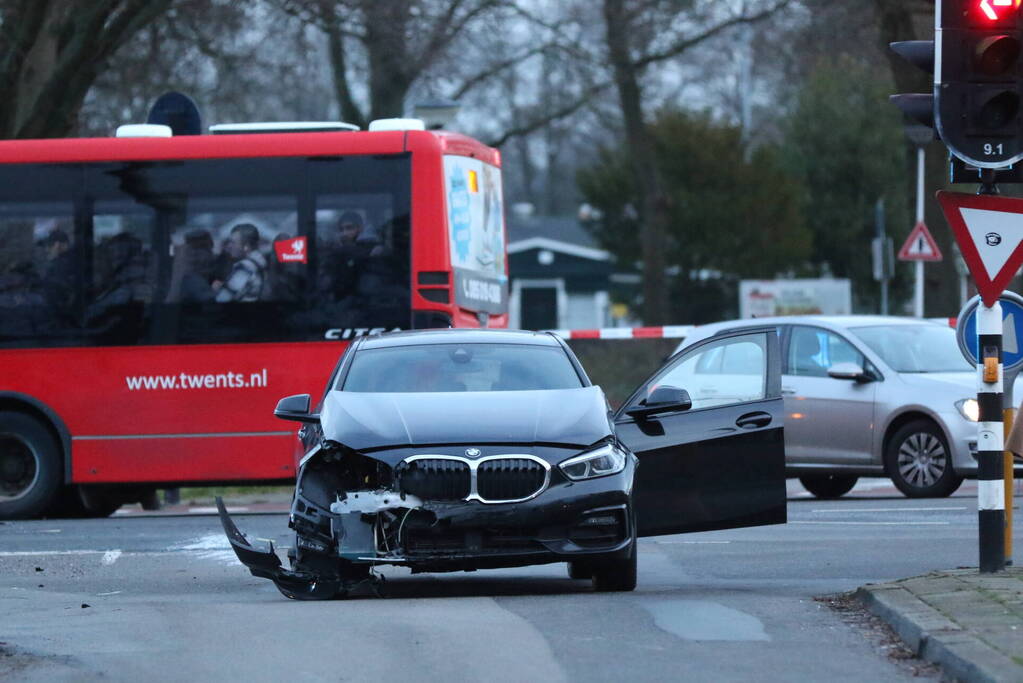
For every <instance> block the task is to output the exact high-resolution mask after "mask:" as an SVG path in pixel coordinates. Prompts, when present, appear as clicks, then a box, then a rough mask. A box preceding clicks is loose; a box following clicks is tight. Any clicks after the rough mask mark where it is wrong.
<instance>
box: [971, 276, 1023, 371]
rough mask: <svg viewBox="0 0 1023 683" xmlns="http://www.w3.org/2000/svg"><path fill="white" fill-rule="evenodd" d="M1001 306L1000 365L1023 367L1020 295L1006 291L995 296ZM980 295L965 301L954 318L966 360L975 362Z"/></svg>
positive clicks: (1022, 311) (1008, 367)
mask: <svg viewBox="0 0 1023 683" xmlns="http://www.w3.org/2000/svg"><path fill="white" fill-rule="evenodd" d="M998 302H999V303H1000V304H1001V305H1002V365H1003V366H1004V368H1005V372H1006V373H1009V372H1012V371H1014V370H1016V369H1018V368H1021V367H1023V345H1021V343H1023V297H1021V296H1020V295H1019V294H1016V293H1015V292H1005V293H1004V294H1002V296H1000V297H999V298H998ZM979 306H980V297H979V296H975V297H973V298H972V299H970V300H969V301H967V302H966V305H965V306H963V310H962V311H960V312H959V319H958V320H957V321H956V339H957V340H958V341H959V350H960V351H962V352H963V355H964V356H965V357H966V360H968V361H970V362H971V363H973V364H976V363H977V308H979Z"/></svg>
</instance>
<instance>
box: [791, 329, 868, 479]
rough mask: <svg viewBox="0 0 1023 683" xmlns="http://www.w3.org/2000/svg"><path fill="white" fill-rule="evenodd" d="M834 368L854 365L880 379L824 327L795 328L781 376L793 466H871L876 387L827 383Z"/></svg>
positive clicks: (848, 345)
mask: <svg viewBox="0 0 1023 683" xmlns="http://www.w3.org/2000/svg"><path fill="white" fill-rule="evenodd" d="M836 363H854V364H856V365H858V366H859V367H860V368H863V369H864V370H865V371H867V372H868V373H870V372H873V373H875V375H874V376H875V379H877V378H879V375H876V370H872V368H871V366H870V365H869V361H868V360H867V359H866V358H865V357H864V356H863V354H862V353H860V352H859V351H858V350H857V349H856V348H855V347H854V346H853V345H852V344H851V343H850V342H849V341H848V340H846V339H845V338H843V337H842V336H840V335H838V334H836V333H835V332H832V331H830V330H826V329H824V328H820V327H811V326H808V325H793V326H792V328H791V332H790V335H789V339H788V348H787V351H786V354H785V363H784V370H783V374H782V395H783V396H784V398H785V417H786V419H785V451H786V461H787V462H788V463H789V464H790V465H797V464H845V465H867V464H870V463H871V461H872V453H871V446H872V443H873V433H874V395H875V393H876V387H877V381H870V380H866V379H861V380H852V379H836V378H833V377H829V376H828V368H830V367H831V366H832V365H834V364H836Z"/></svg>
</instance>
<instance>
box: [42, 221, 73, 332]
mask: <svg viewBox="0 0 1023 683" xmlns="http://www.w3.org/2000/svg"><path fill="white" fill-rule="evenodd" d="M39 244H40V246H42V247H43V249H44V250H45V253H46V267H45V269H44V271H43V277H42V287H43V294H44V295H45V297H46V303H47V304H49V305H50V306H51V307H52V308H53V310H54V311H55V312H56V313H57V315H58V316H64V317H66V316H69V315H73V312H74V310H75V309H76V307H77V301H78V263H79V259H78V258H77V256H76V254H75V253H74V252H73V251H72V249H71V238H69V237H68V234H67V233H66V232H64V231H63V230H61V229H60V228H55V229H53V230H51V231H50V234H48V235H47V236H46V237H44V238H43V239H42V240H41V241H40V243H39Z"/></svg>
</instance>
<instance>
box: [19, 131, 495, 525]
mask: <svg viewBox="0 0 1023 683" xmlns="http://www.w3.org/2000/svg"><path fill="white" fill-rule="evenodd" d="M452 159H454V160H455V161H454V162H453V161H451V160H452ZM462 160H465V161H468V162H471V163H469V165H468V166H466V168H467V169H468V170H472V171H474V172H475V174H477V178H478V179H479V180H483V179H484V178H486V179H488V180H487V181H486V182H488V183H490V184H489V185H485V184H481V185H480V189H482V188H485V187H489V190H487V192H488V193H489V194H486V193H479V194H482V196H481V197H476V196H475V195H476V194H477V193H473V192H471V191H470V192H469V193H468V194H469V200H468V202H467V205H468V206H469V207H470V209H469V212H470V216H471V217H470V219H469V226H470V227H469V231H470V233H471V234H475V233H477V232H478V233H486V234H487V235H489V240H490V241H489V242H488V243H487V244H485V245H482V246H475V242H473V246H472V247H471V248H472V249H475V250H476V251H471V252H470V254H469V255H468V256H467V257H466V258H465V261H468V263H473V262H472V261H471V259H476V262H475V263H477V264H478V265H475V266H471V267H470V266H469V265H467V263H465V262H464V261H463V262H458V265H457V266H456V265H455V261H454V259H453V258H452V257H451V254H452V251H451V250H450V249H449V248H448V244H449V240H448V237H447V236H448V235H449V234H453V233H451V232H450V231H449V225H448V222H449V217H450V212H449V211H446V210H445V207H446V206H447V205H448V197H447V196H445V190H446V189H448V186H447V184H446V183H447V180H446V179H445V176H446V174H447V172H448V170H449V169H451V168H454V167H456V166H458V163H457V162H460V161H462ZM498 165H499V156H498V155H497V152H496V151H495V150H492V149H490V148H487V147H485V146H483V145H481V144H479V143H478V142H476V141H474V140H471V139H470V138H466V137H464V136H460V135H456V134H452V133H442V132H426V131H387V132H344V133H273V134H265V135H251V134H250V135H222V136H221V135H217V136H209V135H206V136H189V137H180V138H169V139H166V138H165V139H155V138H151V139H116V138H115V139H101V140H93V139H90V140H38V141H7V142H0V517H13V516H30V515H35V514H39V513H42V512H45V511H47V510H50V509H52V507H53V505H54V503H56V502H61V501H63V502H67V501H68V500H73V501H74V502H75V504H79V503H81V504H85V505H86V507H88V508H89V509H88V510H86V511H87V512H93V513H95V514H103V513H105V512H109V511H110V510H111V509H113V508H114V507H116V506H117V505H118V504H119V503H120V502H123V501H125V500H130V499H132V497H136V498H137V497H139V496H140V495H142V494H144V493H146V492H147V491H151V490H153V487H154V486H155V485H157V484H160V485H163V486H167V485H177V484H183V483H226V482H241V481H245V482H252V481H272V480H287V479H289V478H290V477H292V476H293V475H294V465H295V461H294V444H295V443H297V442H296V440H295V439H294V431H293V429H292V428H291V427H290V425H288V424H287V423H283V422H280V421H278V420H275V419H274V418H273V416H272V412H273V408H274V406H275V405H276V402H277V400H278V399H280V398H281V397H283V396H286V395H290V394H298V393H310V394H314V395H315V392H317V391H318V390H319V388H320V387H322V383H323V377H324V375H326V374H327V373H329V371H330V368H331V367H333V365H334V363H335V362H336V360H337V358H338V357H339V355H340V353H341V351H343V349H344V346H345V341H346V340H349V339H352V338H353V337H355V336H358V335H362V334H372V333H380V332H384V331H389V330H395V329H413V328H421V327H447V326H478V325H480V324H481V323H485V324H489V325H491V326H504V325H506V324H507V315H506V307H507V296H506V294H503V295H501V296H499V297H493V296H490V295H489V294H488V293H486V292H484V296H482V297H478V298H476V299H474V298H472V297H469V298H466V297H465V296H462V295H459V294H458V291H459V290H458V289H457V284H458V282H460V280H459V278H460V276H459V275H458V274H456V273H457V271H461V270H465V271H466V272H469V273H473V274H477V273H479V275H474V277H477V278H478V279H479V280H480V281H481V282H482V281H484V280H485V281H486V282H499V283H501V284H503V285H504V289H503V290H501V291H505V290H506V289H507V287H506V283H507V273H506V270H505V269H506V259H505V255H504V234H503V218H502V217H501V216H500V215H499V214H500V210H501V204H500V172H499V168H498ZM486 197H489V199H486V200H485V201H484V198H486ZM481 202H482V203H481ZM477 205H478V207H479V208H475V207H477ZM481 211H482V213H480V216H481V218H476V214H477V213H479V212H481ZM495 211H496V212H497V214H498V215H496V217H495V214H494V212H495ZM487 212H489V213H487ZM483 216H485V218H482V217H483ZM480 221H483V222H482V223H481V222H480ZM488 231H489V232H488ZM494 231H496V232H498V233H500V234H499V238H498V237H494ZM471 241H472V240H471ZM461 253H462V252H461V251H459V252H458V254H459V257H460V258H461ZM480 258H483V259H484V261H485V262H484V261H480V260H479V259H480ZM463 266H464V268H463ZM479 286H480V285H471V286H470V287H469V288H468V289H467V290H466V291H470V292H472V291H475V290H474V288H477V287H479ZM452 289H454V290H455V291H454V292H452ZM488 297H489V298H488ZM82 487H84V488H82ZM83 501H84V503H83Z"/></svg>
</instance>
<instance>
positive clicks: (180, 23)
mask: <svg viewBox="0 0 1023 683" xmlns="http://www.w3.org/2000/svg"><path fill="white" fill-rule="evenodd" d="M323 42H324V41H323V37H322V34H321V32H320V31H318V30H317V29H315V28H313V27H310V26H308V25H307V24H306V23H305V22H302V21H300V20H298V19H296V18H295V17H294V16H291V15H289V14H287V13H284V12H282V11H281V10H280V8H279V7H277V6H275V5H273V4H271V3H268V2H253V3H238V2H234V1H233V0H175V4H174V6H173V7H171V9H170V10H169V11H168V12H166V13H165V14H164V15H162V16H160V17H159V18H157V19H156V20H155V21H153V22H152V23H151V24H149V25H148V26H146V28H144V29H143V30H142V31H141V32H139V33H138V34H136V35H135V37H134V38H132V39H131V40H129V41H128V42H127V44H126V45H125V46H124V47H123V48H122V49H121V50H120V51H119V52H118V53H117V55H115V56H114V57H113V58H112V59H111V60H110V62H109V66H108V68H107V69H106V70H105V71H104V72H103V74H102V75H100V77H99V78H98V79H97V80H96V83H95V85H94V86H93V88H92V89H91V90H90V92H89V95H88V97H87V98H86V101H85V104H84V105H83V108H82V115H81V116H80V122H79V126H78V131H79V132H80V133H82V134H86V135H109V134H110V132H111V130H112V129H113V126H114V125H116V124H119V123H125V122H129V121H141V120H144V119H145V116H146V114H147V112H148V110H149V107H150V106H151V104H152V102H153V100H154V98H155V97H156V96H158V95H160V94H161V93H164V92H166V91H168V90H177V91H180V92H183V93H186V94H188V95H190V96H191V97H192V98H193V99H194V100H195V101H196V103H197V104H198V105H199V109H200V111H201V112H202V115H203V119H204V121H206V122H209V123H227V122H234V121H269V120H297V119H324V118H329V117H331V116H334V115H335V114H334V110H335V108H336V107H335V104H334V101H333V98H332V97H331V96H330V68H329V65H328V64H327V62H326V53H325V50H324V45H323Z"/></svg>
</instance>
